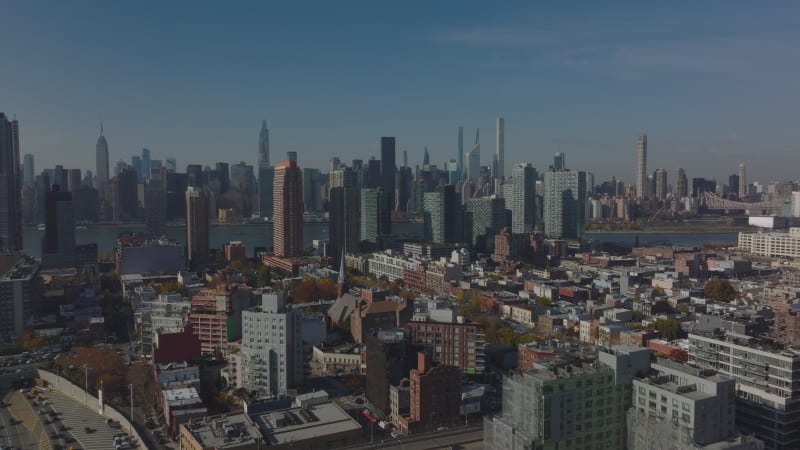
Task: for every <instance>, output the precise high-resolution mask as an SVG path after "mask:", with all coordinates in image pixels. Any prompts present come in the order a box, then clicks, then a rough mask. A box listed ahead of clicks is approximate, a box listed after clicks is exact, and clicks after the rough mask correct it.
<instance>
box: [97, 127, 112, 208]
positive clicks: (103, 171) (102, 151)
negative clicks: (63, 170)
mask: <svg viewBox="0 0 800 450" xmlns="http://www.w3.org/2000/svg"><path fill="white" fill-rule="evenodd" d="M96 147H97V155H96V162H97V178H96V181H95V187H96V188H97V190H98V191H100V192H101V193H102V192H103V186H105V185H106V184H107V183H108V171H109V170H108V142H107V141H106V137H105V135H103V121H102V120H101V121H100V137H98V138H97V146H96Z"/></svg>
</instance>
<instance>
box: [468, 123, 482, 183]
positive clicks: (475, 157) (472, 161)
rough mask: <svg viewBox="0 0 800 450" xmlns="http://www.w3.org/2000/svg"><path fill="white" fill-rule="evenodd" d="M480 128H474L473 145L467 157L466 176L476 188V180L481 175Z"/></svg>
mask: <svg viewBox="0 0 800 450" xmlns="http://www.w3.org/2000/svg"><path fill="white" fill-rule="evenodd" d="M480 137H481V130H480V129H478V130H475V146H474V147H472V150H470V152H469V156H468V157H467V159H468V163H467V177H466V178H468V179H469V181H471V182H472V184H473V185H475V186H476V188H477V187H478V186H479V184H478V181H479V180H480V176H481V144H480Z"/></svg>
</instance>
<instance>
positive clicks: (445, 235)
mask: <svg viewBox="0 0 800 450" xmlns="http://www.w3.org/2000/svg"><path fill="white" fill-rule="evenodd" d="M459 200H460V199H459V198H458V196H457V195H456V189H455V186H454V185H452V184H448V185H445V186H439V187H437V188H436V190H435V191H434V192H425V193H423V194H422V215H423V217H424V220H425V225H424V239H425V240H426V241H431V242H436V243H438V244H449V243H457V242H461V240H462V238H463V220H462V214H461V203H460V201H459Z"/></svg>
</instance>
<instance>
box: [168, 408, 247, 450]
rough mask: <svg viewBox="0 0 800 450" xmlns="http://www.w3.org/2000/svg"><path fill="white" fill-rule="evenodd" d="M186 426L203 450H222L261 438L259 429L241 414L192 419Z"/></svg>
mask: <svg viewBox="0 0 800 450" xmlns="http://www.w3.org/2000/svg"><path fill="white" fill-rule="evenodd" d="M184 426H185V427H186V428H187V429H188V430H189V432H190V433H191V434H192V436H193V437H194V438H195V439H196V440H197V442H198V443H200V445H201V446H202V447H203V448H216V449H220V450H222V449H225V448H228V447H237V446H240V445H242V444H243V443H246V442H252V441H254V440H255V439H258V438H259V434H258V428H257V427H256V426H255V424H253V422H251V421H250V419H249V418H248V417H247V416H246V415H245V414H241V413H239V414H229V415H227V416H210V417H204V418H202V419H192V420H190V421H189V422H187V423H185V424H184Z"/></svg>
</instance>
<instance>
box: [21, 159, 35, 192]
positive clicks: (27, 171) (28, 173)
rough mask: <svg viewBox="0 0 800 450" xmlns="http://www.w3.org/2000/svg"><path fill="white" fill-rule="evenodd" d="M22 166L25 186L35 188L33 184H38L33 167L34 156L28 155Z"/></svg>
mask: <svg viewBox="0 0 800 450" xmlns="http://www.w3.org/2000/svg"><path fill="white" fill-rule="evenodd" d="M22 165H23V170H22V183H23V184H24V185H25V186H33V183H35V182H36V177H35V176H34V173H35V172H34V167H33V155H31V154H30V153H26V154H25V160H24V161H23V163H22Z"/></svg>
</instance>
